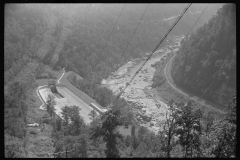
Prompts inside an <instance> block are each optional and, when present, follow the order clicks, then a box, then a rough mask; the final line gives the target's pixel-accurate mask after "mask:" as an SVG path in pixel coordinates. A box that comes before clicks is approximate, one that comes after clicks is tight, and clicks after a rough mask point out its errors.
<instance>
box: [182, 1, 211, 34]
mask: <svg viewBox="0 0 240 160" xmlns="http://www.w3.org/2000/svg"><path fill="white" fill-rule="evenodd" d="M208 6H209V3H208V5H207V6H206V7H205V9H204V10H203V12H202V13H201V15H200V16H199V17H198V19H197V20H196V22H195V23H194V25H193V26H192V28H191V29H190V30H189V31H188V33H187V34H186V36H185V37H187V36H188V35H189V33H190V32H191V31H192V29H193V27H194V26H195V25H196V23H197V22H198V20H199V19H200V18H201V16H202V15H203V13H204V12H205V10H206V9H207V7H208Z"/></svg>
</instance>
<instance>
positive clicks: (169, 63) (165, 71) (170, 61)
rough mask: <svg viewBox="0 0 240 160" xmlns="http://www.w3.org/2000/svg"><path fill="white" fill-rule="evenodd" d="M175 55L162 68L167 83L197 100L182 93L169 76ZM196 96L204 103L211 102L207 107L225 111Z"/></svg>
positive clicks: (221, 111)
mask: <svg viewBox="0 0 240 160" xmlns="http://www.w3.org/2000/svg"><path fill="white" fill-rule="evenodd" d="M175 56H176V53H175V54H174V55H173V56H172V57H171V59H170V60H169V61H168V63H167V64H166V66H165V68H164V75H165V77H166V79H167V81H168V83H169V84H170V85H171V86H172V87H173V88H174V89H175V90H177V91H179V92H180V93H182V94H184V95H185V96H187V97H189V98H191V99H194V100H195V101H197V102H199V100H198V99H196V98H195V97H192V96H190V95H188V94H186V93H184V92H183V91H182V90H180V89H179V88H177V86H176V85H175V84H174V82H173V79H172V76H171V68H172V62H173V60H174V57H175ZM198 98H199V99H200V100H201V101H204V103H205V102H208V103H209V104H211V106H209V107H211V108H212V109H217V110H218V111H219V112H220V113H225V111H223V110H221V109H219V108H218V107H213V106H215V104H213V103H212V102H209V101H207V100H204V99H202V98H200V97H198ZM205 105H206V103H205ZM217 106H218V105H217Z"/></svg>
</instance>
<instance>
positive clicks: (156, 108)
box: [102, 37, 182, 133]
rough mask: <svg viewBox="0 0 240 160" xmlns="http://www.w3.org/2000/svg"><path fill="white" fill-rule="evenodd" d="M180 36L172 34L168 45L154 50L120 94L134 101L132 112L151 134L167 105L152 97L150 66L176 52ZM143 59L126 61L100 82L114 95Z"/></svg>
mask: <svg viewBox="0 0 240 160" xmlns="http://www.w3.org/2000/svg"><path fill="white" fill-rule="evenodd" d="M181 39H182V37H175V38H174V40H173V42H172V43H171V44H169V45H167V46H165V47H162V48H160V49H159V50H157V51H156V52H155V53H154V55H153V56H152V58H151V59H150V60H149V61H148V62H147V63H146V64H145V65H144V67H143V68H142V69H141V71H140V72H139V73H138V74H137V76H136V77H135V78H134V79H133V81H132V83H131V84H130V85H129V86H128V87H127V89H126V90H125V91H124V93H123V94H122V95H121V97H122V98H124V99H125V100H127V101H128V102H133V103H135V104H136V105H134V106H133V112H134V115H135V116H136V118H137V120H138V122H139V124H140V125H141V126H145V127H147V128H148V129H149V130H151V131H153V132H155V133H157V132H158V131H159V129H161V123H162V122H164V121H165V113H166V111H168V106H167V105H166V104H165V103H164V102H162V101H160V100H158V99H155V98H154V97H155V96H156V95H153V93H152V92H151V85H152V79H153V75H154V72H155V68H154V67H152V66H151V65H152V64H154V63H156V62H158V61H160V59H161V58H162V57H164V56H165V55H167V54H169V53H171V52H176V51H177V50H178V49H179V47H180V41H181ZM146 55H147V54H146ZM144 61H145V60H144V58H141V59H140V58H138V59H134V60H131V61H129V62H127V63H126V64H124V65H123V66H121V67H120V68H119V69H118V70H117V71H116V72H114V73H112V74H111V75H110V76H109V77H108V79H106V80H105V79H104V80H103V81H102V85H103V86H105V87H107V88H109V89H111V90H112V91H113V93H114V94H115V95H117V94H118V93H119V92H120V88H123V87H125V85H126V83H127V82H129V81H130V79H131V78H132V77H133V76H134V74H135V73H136V71H137V70H138V69H139V68H140V67H141V65H142V64H143V63H144ZM145 89H148V90H149V91H150V95H147V94H145V92H144V90H145ZM151 94H152V95H151ZM146 119H148V120H146Z"/></svg>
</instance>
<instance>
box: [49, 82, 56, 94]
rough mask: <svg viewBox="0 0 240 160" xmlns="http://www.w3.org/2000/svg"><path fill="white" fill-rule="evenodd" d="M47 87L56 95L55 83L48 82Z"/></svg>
mask: <svg viewBox="0 0 240 160" xmlns="http://www.w3.org/2000/svg"><path fill="white" fill-rule="evenodd" d="M48 87H49V88H50V89H51V91H52V93H58V91H57V88H56V82H55V81H54V80H50V81H48Z"/></svg>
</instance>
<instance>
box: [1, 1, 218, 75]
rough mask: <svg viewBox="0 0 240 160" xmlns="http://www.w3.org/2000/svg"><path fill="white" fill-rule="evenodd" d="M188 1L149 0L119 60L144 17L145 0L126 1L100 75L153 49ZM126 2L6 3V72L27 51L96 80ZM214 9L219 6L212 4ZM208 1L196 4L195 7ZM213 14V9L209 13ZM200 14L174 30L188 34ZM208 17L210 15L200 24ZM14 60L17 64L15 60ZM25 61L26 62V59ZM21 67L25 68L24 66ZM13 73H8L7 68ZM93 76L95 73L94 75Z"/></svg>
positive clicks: (194, 15)
mask: <svg viewBox="0 0 240 160" xmlns="http://www.w3.org/2000/svg"><path fill="white" fill-rule="evenodd" d="M186 5H187V4H166V5H161V4H154V5H153V4H150V5H149V7H148V9H147V11H146V14H145V15H144V17H143V19H142V21H141V23H140V25H139V27H138V29H137V30H136V33H135V35H134V37H133V39H132V41H131V43H130V45H129V47H128V49H127V50H126V53H125V54H124V56H123V58H122V60H120V58H121V56H122V53H123V51H124V49H125V48H126V47H127V44H128V43H129V40H130V38H131V36H132V34H133V32H134V29H135V28H136V26H137V24H138V21H139V20H140V17H141V16H142V14H143V12H144V9H145V8H146V7H147V5H146V4H126V6H125V8H124V11H123V13H122V16H121V17H120V19H119V21H118V24H117V25H116V27H115V29H114V30H113V33H112V35H111V37H110V39H109V41H108V43H107V45H106V48H105V50H104V52H103V53H102V55H101V57H100V59H99V63H98V64H97V66H96V71H94V72H96V73H97V76H100V77H99V78H100V79H101V78H103V77H104V78H106V76H107V75H109V73H110V72H111V71H112V70H114V69H116V67H117V64H119V63H120V61H121V62H123V61H126V60H128V59H130V58H133V57H139V56H142V55H143V53H145V52H149V51H150V50H151V49H152V48H153V47H154V46H155V45H156V44H157V41H158V39H160V38H161V37H162V36H163V35H164V34H165V33H166V31H167V29H168V28H169V27H170V25H171V24H172V23H173V21H174V18H173V19H170V20H164V19H167V18H170V17H176V16H177V15H179V14H180V13H181V12H182V10H183V8H184V7H185V6H186ZM123 6H124V5H123V4H121V5H120V4H116V5H114V4H106V5H103V4H79V5H75V4H67V5H60V4H59V5H51V4H24V5H15V4H12V5H6V7H5V13H6V14H5V15H6V16H5V28H4V30H5V32H4V34H5V40H4V55H5V56H4V62H5V63H4V65H5V67H4V71H7V70H9V69H10V68H11V66H12V65H13V64H15V63H16V62H17V63H21V61H22V60H21V59H22V57H23V55H27V56H28V57H31V58H33V59H37V60H39V61H42V62H43V63H44V64H47V65H51V66H52V67H54V69H57V68H62V67H65V68H66V69H68V70H72V71H74V72H76V73H77V74H79V75H80V76H82V77H83V78H89V79H92V76H93V73H92V68H93V66H94V65H95V63H96V61H97V59H98V57H99V55H100V53H101V51H102V49H103V47H104V45H105V42H106V41H107V39H108V36H109V35H110V33H111V30H112V28H113V27H114V24H115V22H116V20H117V18H118V16H119V14H120V12H121V9H122V8H123ZM212 6H213V8H212V10H211V12H214V10H215V11H216V8H217V7H218V6H219V5H217V4H216V5H212ZM203 7H205V6H204V5H199V6H198V7H196V5H194V4H193V5H192V8H191V12H192V13H194V12H197V11H199V10H200V11H202V10H203ZM211 14H213V13H211ZM198 15H199V13H196V14H190V12H188V13H187V14H186V15H185V16H184V17H183V19H182V20H181V22H180V23H179V24H178V27H177V29H174V30H173V31H172V32H173V33H172V34H185V33H186V32H187V29H188V28H190V27H191V25H192V23H193V20H195V19H196V18H197V16H198ZM208 19H209V15H208V14H206V16H204V17H203V18H201V20H199V22H198V25H201V24H203V22H206V21H207V20H208ZM13 62H15V63H13ZM23 64H24V63H23ZM20 68H21V67H20ZM9 74H10V73H9ZM94 77H95V76H94Z"/></svg>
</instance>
